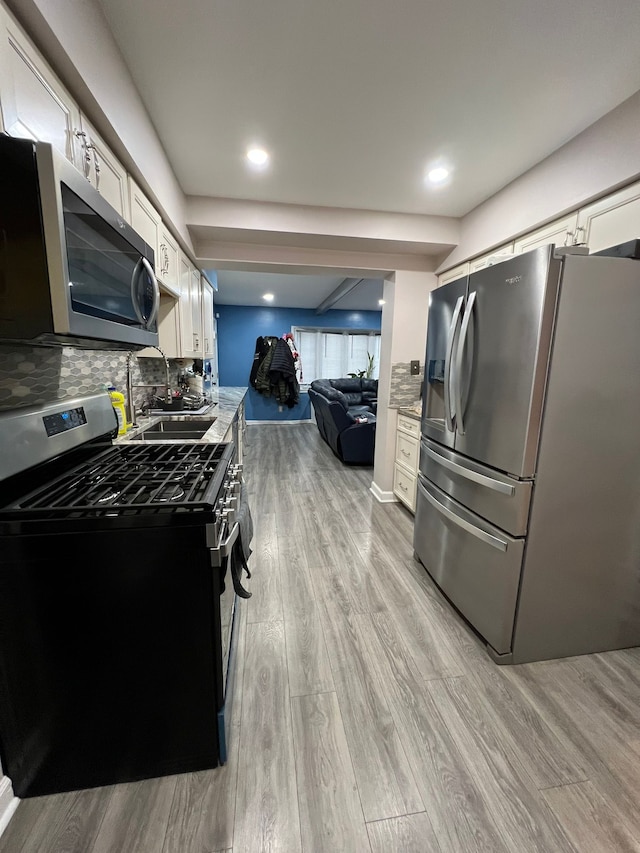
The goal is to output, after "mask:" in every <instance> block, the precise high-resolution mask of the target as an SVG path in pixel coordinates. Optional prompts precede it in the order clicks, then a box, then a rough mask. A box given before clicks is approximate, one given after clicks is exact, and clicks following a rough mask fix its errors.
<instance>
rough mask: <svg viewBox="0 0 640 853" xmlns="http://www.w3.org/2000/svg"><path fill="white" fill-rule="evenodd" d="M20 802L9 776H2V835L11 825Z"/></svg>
mask: <svg viewBox="0 0 640 853" xmlns="http://www.w3.org/2000/svg"><path fill="white" fill-rule="evenodd" d="M19 802H20V800H19V799H18V798H17V797H14V795H13V788H12V787H11V779H9V777H8V776H0V835H2V833H3V832H4V831H5V829H6V828H7V826H8V825H9V821H10V820H11V818H12V816H13V813H14V812H15V810H16V809H17V808H18V803H19Z"/></svg>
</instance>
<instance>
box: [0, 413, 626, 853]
mask: <svg viewBox="0 0 640 853" xmlns="http://www.w3.org/2000/svg"><path fill="white" fill-rule="evenodd" d="M371 476H372V471H371V469H353V468H347V467H345V466H343V465H341V464H340V463H339V462H338V460H337V459H335V458H334V456H333V455H332V454H331V452H330V450H329V449H328V448H327V446H326V445H325V444H323V443H322V442H321V441H320V439H319V436H318V432H317V430H316V428H315V427H314V426H312V425H296V426H286V425H283V426H259V427H250V428H249V430H248V453H247V458H246V481H247V485H248V488H249V490H250V496H251V506H252V510H253V515H254V521H255V538H254V542H253V549H254V553H253V555H252V557H251V560H250V565H251V567H252V569H253V572H254V575H253V578H252V580H251V581H250V582H249V586H250V588H251V590H252V592H253V597H252V598H251V599H250V600H248V601H243V602H240V606H241V608H242V622H241V634H240V646H239V654H238V666H239V669H238V674H237V680H236V688H237V690H238V693H237V695H236V701H235V703H234V719H233V731H232V734H233V737H232V740H231V750H230V760H229V762H228V764H227V765H226V766H225V767H224V768H218V769H216V770H212V771H206V772H201V773H192V774H184V775H181V776H173V777H166V778H163V779H153V780H149V781H146V782H137V783H134V784H123V785H116V786H113V787H110V788H102V789H95V790H92V791H81V792H76V793H70V794H60V795H57V796H51V797H42V798H37V799H31V800H26V801H24V802H22V803H21V804H20V806H19V807H18V810H17V812H16V814H15V817H14V818H13V820H12V821H11V823H10V825H9V827H8V829H7V830H6V832H5V834H4V836H3V837H2V839H0V853H116V851H118V853H223V851H224V853H230V851H233V853H245V851H251V853H262V851H283V853H296V851H305V853H306V851H314V852H315V851H319V853H325V851H326V853H335V851H344V852H345V853H395V852H396V851H398V852H399V853H428V851H433V853H452V851H456V853H468V851H486V853H498V851H503V852H504V853H526V851H541V852H542V851H544V853H565V851H567V853H568V852H569V851H573V853H576V851H577V853H615V851H640V649H631V650H625V651H620V652H610V653H607V654H602V655H590V656H585V657H579V658H571V659H565V660H560V661H550V662H545V663H538V664H527V665H524V666H514V667H502V668H501V667H497V666H495V665H494V664H493V663H492V662H491V661H490V660H489V658H488V657H487V655H486V653H485V651H484V649H483V647H482V645H481V643H480V642H479V641H478V639H477V638H476V636H475V635H474V634H473V632H472V631H470V630H469V628H468V627H467V626H466V625H465V624H464V623H463V621H462V620H461V619H460V618H459V617H458V616H457V615H456V613H455V612H454V611H453V610H452V609H451V607H450V606H449V605H448V603H447V602H446V601H445V600H444V599H443V597H442V596H441V595H440V593H439V592H438V590H437V588H436V587H435V586H434V584H433V583H432V582H431V581H430V579H429V576H428V575H427V574H426V572H425V570H424V569H423V568H422V567H421V566H420V565H419V564H418V563H416V562H415V561H414V559H413V549H412V541H411V539H412V526H413V519H412V517H411V516H410V515H409V514H408V513H407V512H406V511H405V510H404V509H403V508H402V507H401V506H399V505H397V504H379V503H377V502H376V500H375V499H374V498H373V496H372V495H371V493H370V492H369V485H370V482H371Z"/></svg>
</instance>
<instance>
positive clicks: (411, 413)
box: [398, 405, 422, 421]
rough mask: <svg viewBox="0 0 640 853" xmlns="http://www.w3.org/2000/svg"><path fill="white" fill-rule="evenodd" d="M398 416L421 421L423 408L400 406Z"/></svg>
mask: <svg viewBox="0 0 640 853" xmlns="http://www.w3.org/2000/svg"><path fill="white" fill-rule="evenodd" d="M398 414H399V415H405V417H408V418H414V420H416V421H419V420H421V418H422V408H421V406H420V405H414V406H398Z"/></svg>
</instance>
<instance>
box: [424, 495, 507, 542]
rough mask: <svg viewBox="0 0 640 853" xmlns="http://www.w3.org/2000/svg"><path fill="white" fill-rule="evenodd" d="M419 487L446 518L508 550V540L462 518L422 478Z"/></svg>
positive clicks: (472, 533) (480, 537)
mask: <svg viewBox="0 0 640 853" xmlns="http://www.w3.org/2000/svg"><path fill="white" fill-rule="evenodd" d="M418 489H419V491H420V493H421V494H422V495H423V496H424V497H425V498H426V499H427V501H428V502H429V503H430V504H431V506H432V507H433V508H434V509H435V510H437V511H438V512H439V513H440V514H441V515H443V516H444V517H445V518H447V519H449V521H452V522H453V523H454V524H455V525H457V526H458V527H461V528H462V529H463V530H466V531H467V533H471V535H472V536H475V537H476V538H477V539H480V541H481V542H485V543H486V544H487V545H491V547H492V548H495V549H496V550H498V551H506V550H507V547H508V545H509V543H508V542H505V541H504V539H499V538H498V537H497V536H492V535H491V534H490V533H487V532H486V530H482V529H481V528H480V527H476V525H475V524H471V522H469V521H466V519H464V518H460V516H459V515H457V513H455V512H453V511H452V510H450V509H449V508H448V507H446V506H445V505H444V504H441V503H440V501H439V500H436V499H435V498H434V497H433V495H432V494H430V493H429V492H428V491H427V490H426V489H425V487H424V486H423V485H422V483H421V482H420V480H418Z"/></svg>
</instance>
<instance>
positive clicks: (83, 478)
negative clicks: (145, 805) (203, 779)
mask: <svg viewBox="0 0 640 853" xmlns="http://www.w3.org/2000/svg"><path fill="white" fill-rule="evenodd" d="M115 423H116V421H115V414H114V411H113V408H112V406H111V401H110V399H109V397H108V395H107V394H99V395H92V396H90V397H85V398H78V399H74V400H67V401H62V402H59V403H55V404H48V405H46V406H41V407H33V408H29V409H23V410H16V411H13V412H5V413H2V414H0V449H1V450H2V453H1V454H0V480H1V481H2V482H1V483H0V494H1V495H2V499H0V553H1V554H2V559H1V561H0V759H1V761H2V766H3V767H4V769H5V772H6V773H7V775H8V776H9V777H10V778H11V779H12V781H13V785H14V790H15V791H16V793H17V794H18V796H21V797H24V796H33V795H38V794H45V793H54V792H58V791H64V790H73V789H76V788H84V787H93V786H95V785H106V784H113V783H115V782H122V781H132V780H135V779H141V778H146V777H149V776H157V775H163V774H166V773H178V772H183V771H188V770H189V771H191V770H199V769H204V768H209V767H215V766H216V765H217V764H219V763H223V762H224V761H225V759H226V732H227V730H228V719H229V705H230V699H231V697H230V693H229V685H230V684H231V678H230V675H231V673H232V671H233V657H234V655H233V648H234V624H235V621H236V619H235V617H236V612H237V611H236V602H237V598H236V596H235V593H234V588H233V584H232V583H231V582H230V578H229V576H227V570H228V568H229V561H230V560H232V559H233V554H234V553H235V549H236V548H237V545H238V544H239V543H238V542H237V541H236V540H238V536H239V533H240V530H239V525H238V521H237V512H238V503H239V500H240V488H241V482H240V480H241V472H240V469H239V467H238V466H234V465H233V454H234V448H233V445H232V444H217V445H216V444H193V443H188V444H187V443H185V444H178V443H175V442H174V443H171V444H161V443H157V442H154V443H153V444H149V445H147V444H142V443H136V444H135V445H133V444H132V445H128V444H126V443H118V444H113V443H112V441H111V435H112V431H113V428H114V425H115ZM228 575H231V572H229V573H228ZM225 576H227V577H226V582H225Z"/></svg>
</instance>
